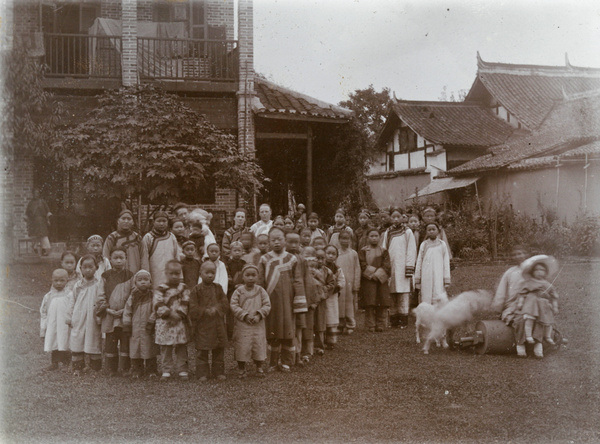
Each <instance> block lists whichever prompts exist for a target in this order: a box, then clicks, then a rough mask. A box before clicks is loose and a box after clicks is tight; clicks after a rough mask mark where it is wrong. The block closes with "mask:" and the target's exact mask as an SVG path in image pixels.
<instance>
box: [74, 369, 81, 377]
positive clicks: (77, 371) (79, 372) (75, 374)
mask: <svg viewBox="0 0 600 444" xmlns="http://www.w3.org/2000/svg"><path fill="white" fill-rule="evenodd" d="M73 376H81V370H73Z"/></svg>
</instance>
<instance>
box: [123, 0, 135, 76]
mask: <svg viewBox="0 0 600 444" xmlns="http://www.w3.org/2000/svg"><path fill="white" fill-rule="evenodd" d="M121 2H122V3H121V21H122V22H121V23H122V24H121V32H122V37H121V39H122V42H123V52H122V53H121V54H122V55H121V67H122V75H123V86H133V85H135V84H137V1H136V0H121Z"/></svg>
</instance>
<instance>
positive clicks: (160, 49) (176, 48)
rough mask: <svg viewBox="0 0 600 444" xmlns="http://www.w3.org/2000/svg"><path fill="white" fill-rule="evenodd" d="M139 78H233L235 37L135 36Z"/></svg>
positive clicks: (235, 56) (236, 72)
mask: <svg viewBox="0 0 600 444" xmlns="http://www.w3.org/2000/svg"><path fill="white" fill-rule="evenodd" d="M137 40H138V45H137V49H138V71H139V73H140V79H141V80H189V81H218V82H235V81H237V79H238V50H237V41H236V40H195V39H174V38H173V39H166V38H150V37H138V39H137Z"/></svg>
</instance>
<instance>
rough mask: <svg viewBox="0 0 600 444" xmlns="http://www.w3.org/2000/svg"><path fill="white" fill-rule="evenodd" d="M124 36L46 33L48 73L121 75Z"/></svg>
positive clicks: (78, 75) (48, 74)
mask: <svg viewBox="0 0 600 444" xmlns="http://www.w3.org/2000/svg"><path fill="white" fill-rule="evenodd" d="M121 50H122V42H121V37H120V36H97V35H87V34H51V33H46V34H44V62H45V63H46V65H47V66H48V71H47V72H46V77H75V78H98V79H118V78H121Z"/></svg>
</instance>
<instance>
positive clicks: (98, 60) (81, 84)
mask: <svg viewBox="0 0 600 444" xmlns="http://www.w3.org/2000/svg"><path fill="white" fill-rule="evenodd" d="M43 45H44V47H43V56H42V60H43V61H44V63H45V64H46V65H47V66H48V69H47V72H46V74H45V81H44V86H45V87H47V88H58V89H107V88H108V89H110V88H118V87H119V86H120V85H121V54H122V49H123V45H122V39H121V36H110V35H87V34H52V33H46V34H44V36H43ZM237 47H238V43H237V41H235V40H195V39H176V38H150V37H138V39H137V67H138V74H139V79H140V82H144V83H149V82H160V83H161V85H162V86H163V87H165V88H166V89H167V90H172V91H213V92H235V91H237V81H238V49H237Z"/></svg>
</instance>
